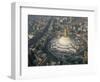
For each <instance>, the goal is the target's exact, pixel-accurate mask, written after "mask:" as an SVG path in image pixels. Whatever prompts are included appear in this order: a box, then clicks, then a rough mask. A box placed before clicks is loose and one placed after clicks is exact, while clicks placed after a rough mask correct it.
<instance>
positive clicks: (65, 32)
mask: <svg viewBox="0 0 100 82" xmlns="http://www.w3.org/2000/svg"><path fill="white" fill-rule="evenodd" d="M67 36H68V32H67V29H66V28H65V29H64V37H67Z"/></svg>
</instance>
